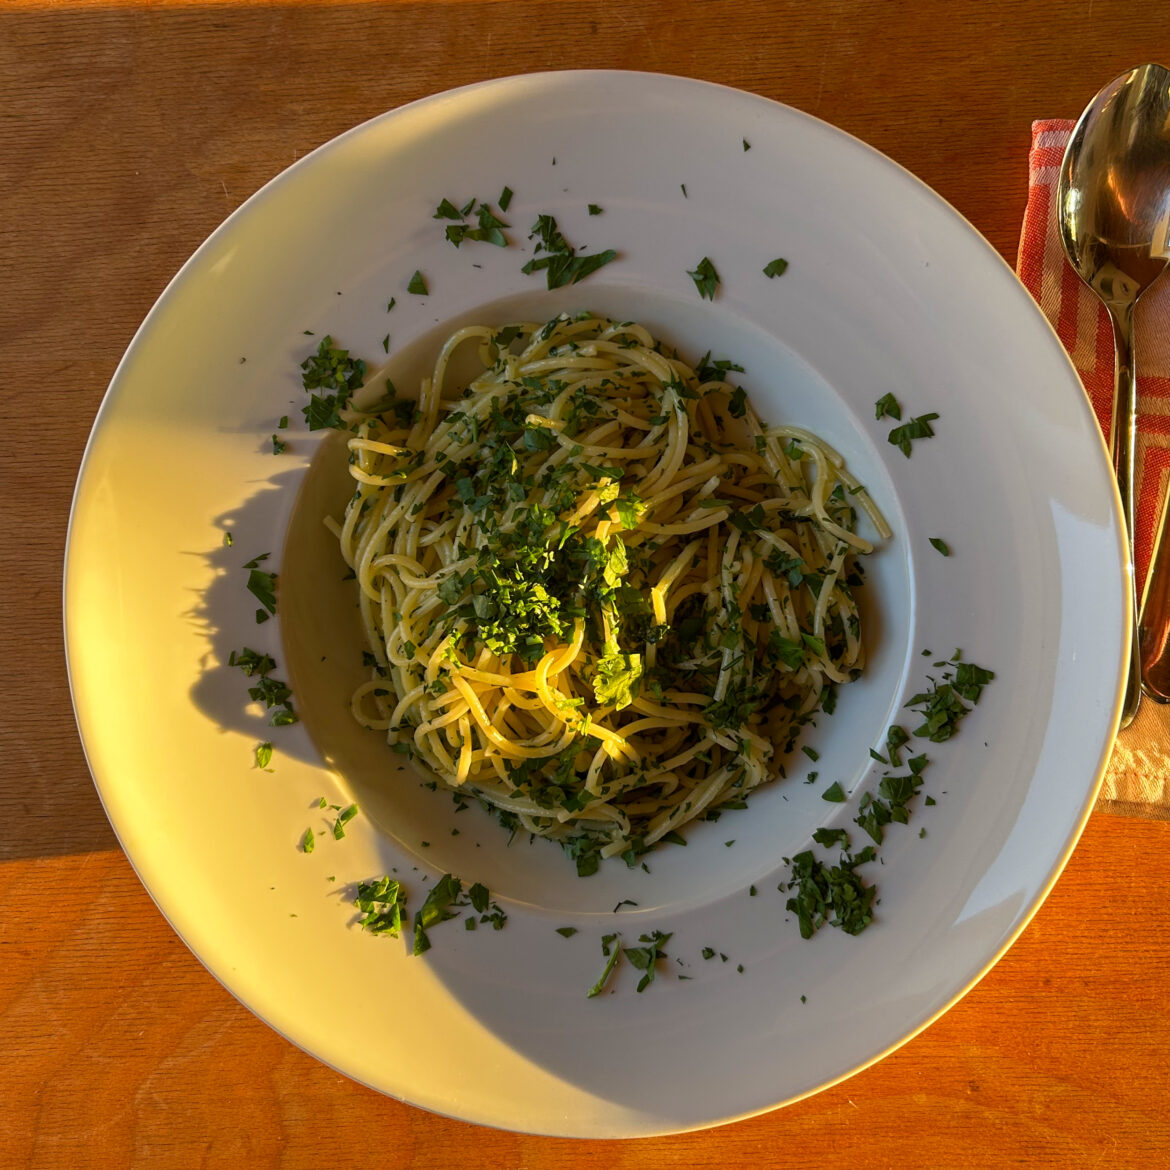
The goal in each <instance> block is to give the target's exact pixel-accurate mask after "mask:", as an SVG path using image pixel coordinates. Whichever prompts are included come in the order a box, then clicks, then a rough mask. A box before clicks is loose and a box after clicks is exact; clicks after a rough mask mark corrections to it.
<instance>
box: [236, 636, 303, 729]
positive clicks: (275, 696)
mask: <svg viewBox="0 0 1170 1170" xmlns="http://www.w3.org/2000/svg"><path fill="white" fill-rule="evenodd" d="M228 666H238V667H239V668H240V669H241V670H242V671H243V672H244V674H246V675H247V676H248V677H249V678H256V679H257V680H258V681H257V682H256V684H255V685H254V686H251V687H249V688H248V697H249V698H250V699H252V700H253V701H254V702H257V703H263V704H264V706H265V708H266V709H268V710H269V711H271V714H270V715H269V716H268V723H269V725H270V726H272V727H285V726H287V725H288V724H290V723H296V722H297V716H296V713H295V712H294V711H293V706H292V703H291V701H290V700H291V699H292V691H291V690H290V689H289V686H288V684H287V683H283V682H281V681H280V680H279V679H276V678H273V677H272V674H271V672H272V671H274V670H275V669H276V661H275V660H274V659H273V658H272V657H271V656H270V655H268V654H260V653H258V652H257V651H255V650H250V649H249V648H248V647H247V646H245V647H244V648H243V650H233V651H232V652H231V653H230V654H229V655H228ZM273 708H275V710H273Z"/></svg>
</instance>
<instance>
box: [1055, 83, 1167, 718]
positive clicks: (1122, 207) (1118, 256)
mask: <svg viewBox="0 0 1170 1170" xmlns="http://www.w3.org/2000/svg"><path fill="white" fill-rule="evenodd" d="M1057 213H1058V218H1059V224H1060V238H1061V242H1062V243H1063V245H1064V250H1065V253H1066V254H1067V256H1068V258H1069V262H1070V263H1071V264H1072V266H1073V268H1074V269H1075V270H1076V272H1077V274H1078V275H1079V276H1080V278H1081V279H1082V280H1083V281H1084V282H1085V283H1086V284H1087V285H1088V286H1089V288H1091V289H1092V290H1093V292H1094V293H1096V294H1097V296H1098V297H1099V298H1100V299H1101V301H1102V303H1103V304H1104V305H1105V308H1106V309H1107V310H1108V311H1109V316H1110V319H1111V320H1112V322H1113V338H1114V342H1115V345H1116V352H1117V365H1116V381H1115V391H1114V407H1113V426H1112V432H1111V435H1110V449H1111V451H1112V454H1113V465H1114V470H1115V471H1116V474H1117V486H1118V491H1119V494H1120V496H1121V504H1122V510H1123V512H1124V514H1125V524H1126V531H1127V534H1128V538H1129V543H1128V547H1129V578H1130V589H1131V597H1132V603H1133V604H1132V611H1133V614H1134V615H1135V620H1134V621H1133V623H1132V627H1131V629H1132V633H1131V647H1130V670H1129V681H1128V684H1127V687H1126V695H1125V702H1124V705H1123V707H1122V714H1121V726H1122V727H1125V726H1127V725H1128V724H1129V723H1130V722H1131V721H1132V719H1133V717H1134V715H1135V714H1136V712H1137V708H1138V703H1139V702H1140V699H1141V693H1142V682H1143V679H1144V678H1145V677H1146V675H1147V670H1146V669H1143V666H1144V664H1143V655H1142V652H1141V649H1140V647H1139V635H1138V630H1139V624H1140V623H1139V622H1138V621H1137V620H1136V614H1137V595H1136V580H1135V574H1134V556H1133V540H1134V495H1133V456H1134V442H1135V437H1136V425H1137V379H1136V374H1135V367H1134V360H1133V353H1134V346H1133V322H1134V307H1135V305H1136V304H1137V302H1138V299H1139V298H1140V297H1141V295H1142V293H1144V292H1145V291H1146V289H1147V288H1149V287H1150V285H1152V284H1153V283H1154V281H1155V280H1157V279H1158V277H1159V276H1160V275H1161V274H1162V272H1163V271H1164V269H1165V268H1166V264H1167V260H1168V259H1170V242H1168V236H1170V70H1167V69H1166V68H1164V67H1163V66H1161V65H1142V66H1140V67H1139V68H1137V69H1131V70H1129V72H1127V73H1123V74H1122V75H1121V76H1120V77H1117V78H1115V79H1114V80H1113V81H1111V82H1110V83H1109V84H1108V85H1106V86H1105V88H1104V89H1102V90H1101V92H1100V93H1098V94H1097V96H1096V97H1095V98H1094V99H1093V100H1092V101H1091V102H1090V103H1089V105H1088V107H1087V108H1086V110H1085V112H1084V113H1083V114H1082V115H1081V118H1080V121H1079V122H1077V124H1076V127H1075V128H1074V130H1073V133H1072V137H1071V138H1070V139H1069V143H1068V147H1067V149H1066V151H1065V155H1064V162H1063V164H1062V166H1061V169H1060V181H1059V184H1058V187H1057ZM1161 543H1162V542H1161V541H1159V545H1161ZM1158 563H1159V557H1158V556H1157V555H1156V556H1155V560H1154V567H1155V568H1156V567H1157V565H1158ZM1164 576H1165V578H1166V589H1165V599H1164V600H1165V602H1170V557H1168V558H1167V565H1166V567H1165V573H1164ZM1154 578H1155V573H1154V571H1153V569H1151V573H1150V583H1148V584H1147V592H1146V600H1147V606H1152V604H1153V597H1154V594H1153V592H1152V588H1151V586H1152V583H1153V582H1154ZM1161 609H1162V616H1161V617H1160V618H1159V619H1158V620H1159V621H1160V623H1161V628H1162V631H1163V632H1162V634H1161V645H1162V648H1163V653H1166V663H1165V673H1166V675H1167V684H1168V685H1167V687H1166V688H1164V691H1163V693H1161V694H1159V693H1155V694H1154V697H1155V698H1157V699H1159V700H1160V701H1170V653H1167V651H1170V637H1167V636H1166V631H1167V626H1168V624H1170V604H1162V605H1161ZM1150 616H1151V619H1153V617H1154V612H1153V609H1152V608H1151V609H1150ZM1155 640H1156V638H1154V639H1149V638H1147V639H1143V645H1146V644H1148V645H1150V646H1153V644H1154V641H1155ZM1147 690H1148V684H1147Z"/></svg>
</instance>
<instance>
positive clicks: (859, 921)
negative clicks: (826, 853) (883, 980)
mask: <svg viewBox="0 0 1170 1170" xmlns="http://www.w3.org/2000/svg"><path fill="white" fill-rule="evenodd" d="M876 856H877V854H876V852H875V850H874V848H873V846H871V845H869V846H866V847H865V848H864V849H862V850H861V852H860V853H857V854H849V853H842V854H841V857H840V859H839V860H838V862H837V864H836V865H829V864H827V863H826V862H823V861H819V860H818V859H817V858H816V857H815V856H814V855H813V853H812V851H811V850H805V851H804V852H803V853H798V854H797V855H796V856H795V857H793V858H792V859H791V866H792V869H791V873H790V876H789V878H788V882H787V885H786V888H787V889H788V890H789V891H791V892H792V897H790V898H789V899H788V901H787V902H786V903H785V907H786V909H788V910H789V911H791V912H792V913H794V914H795V915H796V917H797V921H798V922H799V924H800V935H801V937H802V938H812V936H813V935H814V934H815V933H816V932H817V931H818V930H819V929H820V928H821V927H822V926H824V925H826V924H828V925H829V926H835V927H837V928H838V929H840V930H843V931H845V933H846V934H854V935H856V934H860V933H861V932H862V931H863V930H864V929H865V928H866V927H867V926H868V925H869V924H870V923H871V922H872V921H873V901H874V896H875V894H876V892H877V890H876V887H874V886H872V885H866V883H865V882H864V880H863V879H862V877H861V875H860V874H858V873H857V867H858V866H859V865H863V864H865V863H866V862H869V861H873V860H874V858H875V857H876ZM786 860H787V859H786Z"/></svg>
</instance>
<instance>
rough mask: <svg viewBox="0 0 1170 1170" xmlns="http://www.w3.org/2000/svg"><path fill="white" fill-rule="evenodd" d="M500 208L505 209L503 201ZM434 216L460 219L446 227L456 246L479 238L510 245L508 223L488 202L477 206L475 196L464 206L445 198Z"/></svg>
mask: <svg viewBox="0 0 1170 1170" xmlns="http://www.w3.org/2000/svg"><path fill="white" fill-rule="evenodd" d="M504 190H505V191H506V190H507V188H506V187H505V188H504ZM510 195H511V193H510V192H509V197H510ZM509 201H510V198H509ZM500 210H501V211H503V210H504V206H503V203H502V202H501V205H500ZM473 212H474V214H475V218H476V224H477V226H476V227H471V226H470V225H469V224H468V223H467V222H466V220H467V218H468V216H470V215H471V214H472V213H473ZM433 218H435V219H450V220H456V221H458V222H456V223H451V224H448V225H447V227H446V229H445V234H446V237H447V240H448V242H450V243H452V244H454V245H455V247H456V248H458V247H459V245H460V244H462V243H463V241H464V240H479V241H480V242H481V243H485V244H495V246H496V247H497V248H506V247H507V246H508V241H507V238H506V237H505V236H504V232H503V229H504V228H506V227H507V226H508V224H506V223H505V222H504V221H503V220H502V219H500V218H499V216H497V215H496V214H495V212H494V211H492V209H491V207H490V206H489V205H488V204H487V203H480V204H479V206H478V207H477V206H476V200H475V199H474V198H472V199H469V200H468V201H467V202H466V203H465V204H464V205H463V206H462V207H456V206H455V205H454V204H453V203H452V202H451V201H450V200H449V199H444V200H443V201H442V202H441V203H440V204H439V206H438V209H437V210H436V211H435V214H434V217H433ZM415 275H416V276H417V275H418V273H415ZM409 291H410V292H414V291H415V290H414V289H410V290H409ZM424 292H425V285H424Z"/></svg>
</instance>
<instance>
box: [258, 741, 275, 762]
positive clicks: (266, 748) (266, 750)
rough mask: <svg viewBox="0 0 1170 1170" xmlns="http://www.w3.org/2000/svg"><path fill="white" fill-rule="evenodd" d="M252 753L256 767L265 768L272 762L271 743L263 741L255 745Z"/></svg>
mask: <svg viewBox="0 0 1170 1170" xmlns="http://www.w3.org/2000/svg"><path fill="white" fill-rule="evenodd" d="M254 755H255V757H256V767H257V768H267V767H268V765H269V764H271V763H272V744H270V743H268V742H267V741H265V742H264V743H258V744H257V745H256V748H255V751H254Z"/></svg>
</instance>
